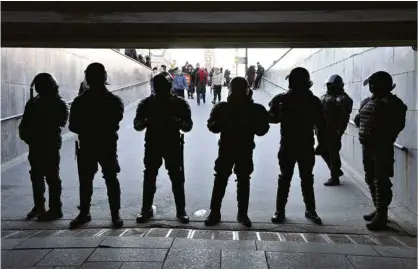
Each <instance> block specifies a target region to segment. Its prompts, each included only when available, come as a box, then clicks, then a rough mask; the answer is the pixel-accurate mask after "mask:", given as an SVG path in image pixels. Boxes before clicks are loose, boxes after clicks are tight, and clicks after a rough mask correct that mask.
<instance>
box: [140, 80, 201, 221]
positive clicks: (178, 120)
mask: <svg viewBox="0 0 418 269" xmlns="http://www.w3.org/2000/svg"><path fill="white" fill-rule="evenodd" d="M171 84H172V78H171V76H170V74H168V73H167V72H161V73H160V74H158V75H156V76H155V77H154V90H155V95H152V96H149V97H147V98H145V99H143V100H142V101H141V102H140V103H139V105H138V108H137V110H136V116H135V119H134V128H135V130H137V131H142V130H144V129H145V128H146V129H147V131H146V133H145V156H144V165H145V170H144V185H143V196H142V210H141V214H139V215H138V217H137V218H136V221H137V222H138V223H142V222H146V221H148V219H150V218H152V217H153V216H154V213H153V211H152V203H153V200H154V194H155V191H156V181H157V175H158V170H159V168H160V167H161V165H162V162H163V159H164V163H165V167H166V169H167V170H168V175H169V176H170V180H171V184H172V190H173V195H174V201H175V203H176V209H177V218H178V219H179V220H180V221H181V222H182V223H188V222H189V217H188V216H187V213H186V210H185V207H186V198H185V193H184V181H185V178H184V173H183V171H184V170H182V166H183V163H182V158H181V157H182V154H183V152H182V150H183V149H182V144H181V143H182V142H183V141H181V137H180V132H179V131H180V130H181V131H183V132H189V131H190V130H191V129H192V127H193V121H192V115H191V110H190V107H189V104H188V103H187V101H185V100H184V99H183V98H180V97H177V96H174V95H172V94H171Z"/></svg>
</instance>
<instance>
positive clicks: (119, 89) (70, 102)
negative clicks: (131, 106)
mask: <svg viewBox="0 0 418 269" xmlns="http://www.w3.org/2000/svg"><path fill="white" fill-rule="evenodd" d="M147 82H149V80H146V81H141V82H138V83H135V84H132V85H128V86H124V87H121V88H117V89H113V90H110V92H116V91H121V90H123V89H125V88H129V87H133V86H138V85H142V84H144V83H147ZM73 101H74V99H73V100H71V101H69V102H67V105H71V104H72V103H73ZM22 116H23V113H20V114H17V115H13V116H10V117H6V118H2V119H1V120H0V122H3V121H8V120H13V119H19V118H21V117H22Z"/></svg>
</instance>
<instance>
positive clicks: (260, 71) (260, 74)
mask: <svg viewBox="0 0 418 269" xmlns="http://www.w3.org/2000/svg"><path fill="white" fill-rule="evenodd" d="M263 75H264V67H263V66H262V65H261V64H260V63H257V76H256V78H255V82H254V89H255V90H256V89H259V88H260V82H261V78H262V77H263Z"/></svg>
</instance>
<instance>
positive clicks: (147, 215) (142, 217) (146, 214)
mask: <svg viewBox="0 0 418 269" xmlns="http://www.w3.org/2000/svg"><path fill="white" fill-rule="evenodd" d="M153 217H154V212H153V210H152V208H151V209H145V210H144V209H142V210H141V213H140V214H139V215H138V216H136V223H144V222H147V221H148V220H149V219H151V218H153Z"/></svg>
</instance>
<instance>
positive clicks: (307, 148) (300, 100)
mask: <svg viewBox="0 0 418 269" xmlns="http://www.w3.org/2000/svg"><path fill="white" fill-rule="evenodd" d="M286 79H289V91H287V92H286V93H281V94H278V95H276V96H275V97H274V98H273V99H272V100H271V102H270V103H269V106H270V110H269V114H270V117H271V118H270V122H271V123H280V124H281V126H280V133H281V140H280V150H279V153H278V159H279V165H280V175H279V181H278V189H277V201H276V212H275V213H274V215H273V217H272V222H274V223H280V222H283V221H284V220H285V207H286V203H287V198H288V196H289V189H290V182H291V181H292V177H293V171H294V168H295V164H296V163H297V164H298V167H299V176H300V179H301V188H302V195H303V201H304V202H305V206H306V211H305V217H306V218H308V219H310V220H311V221H313V222H314V223H316V224H321V219H320V218H319V216H318V215H317V213H316V208H315V194H314V176H313V174H312V171H313V168H314V165H315V152H314V144H315V138H314V128H315V127H316V129H317V136H318V143H319V145H320V146H321V145H322V144H323V143H324V137H323V135H322V133H323V130H324V125H325V119H324V116H323V114H322V113H323V107H322V103H321V100H319V98H318V97H316V96H315V95H314V94H313V93H312V92H311V91H310V90H309V89H310V87H311V86H312V82H311V80H310V75H309V72H308V71H307V70H306V69H304V68H301V67H297V68H295V69H293V70H292V71H291V72H290V74H289V75H288V76H287V77H286Z"/></svg>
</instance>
